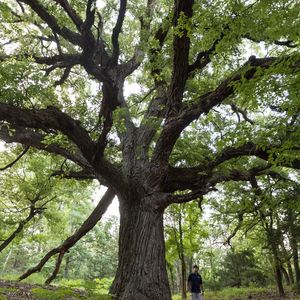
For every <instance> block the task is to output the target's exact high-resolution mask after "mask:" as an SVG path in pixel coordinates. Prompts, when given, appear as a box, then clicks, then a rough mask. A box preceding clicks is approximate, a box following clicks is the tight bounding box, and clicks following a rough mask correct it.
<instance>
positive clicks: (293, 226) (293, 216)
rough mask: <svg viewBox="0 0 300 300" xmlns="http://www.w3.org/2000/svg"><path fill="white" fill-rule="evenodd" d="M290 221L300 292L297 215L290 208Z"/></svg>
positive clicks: (295, 269)
mask: <svg viewBox="0 0 300 300" xmlns="http://www.w3.org/2000/svg"><path fill="white" fill-rule="evenodd" d="M288 221H289V232H290V238H289V240H290V245H291V249H292V255H293V265H294V271H295V279H296V290H297V293H298V294H300V268H299V254H298V243H297V232H296V231H297V229H296V227H295V215H294V212H293V211H292V210H291V209H289V210H288Z"/></svg>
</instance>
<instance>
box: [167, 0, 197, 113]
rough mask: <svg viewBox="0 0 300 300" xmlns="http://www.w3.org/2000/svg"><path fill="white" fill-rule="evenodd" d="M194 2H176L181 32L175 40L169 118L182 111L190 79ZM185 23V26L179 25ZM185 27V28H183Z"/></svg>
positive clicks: (176, 25) (168, 102)
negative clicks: (183, 99) (190, 25)
mask: <svg viewBox="0 0 300 300" xmlns="http://www.w3.org/2000/svg"><path fill="white" fill-rule="evenodd" d="M193 4H194V1H193V0H175V1H174V26H175V27H177V28H176V29H177V30H178V31H179V32H178V33H176V34H175V36H174V40H173V51H174V57H173V69H172V78H171V84H170V87H169V91H168V101H167V108H168V116H173V115H177V113H178V112H179V111H180V109H181V104H182V103H181V102H182V98H183V92H184V89H185V84H186V81H187V78H188V68H189V52H190V38H189V32H188V30H187V29H185V28H184V27H186V28H188V22H189V21H190V18H191V17H192V15H193ZM179 22H183V24H181V23H179ZM181 26H183V28H181Z"/></svg>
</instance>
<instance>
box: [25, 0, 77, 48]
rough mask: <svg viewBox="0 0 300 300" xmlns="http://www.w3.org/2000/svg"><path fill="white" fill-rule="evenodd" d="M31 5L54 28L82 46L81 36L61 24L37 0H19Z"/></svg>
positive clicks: (67, 38) (75, 43)
mask: <svg viewBox="0 0 300 300" xmlns="http://www.w3.org/2000/svg"><path fill="white" fill-rule="evenodd" d="M19 2H23V3H25V4H27V5H29V6H30V7H31V9H32V10H33V11H34V12H36V14H37V15H38V16H39V17H40V18H41V19H42V20H43V21H44V22H46V24H47V25H48V26H49V27H50V28H51V29H52V30H53V32H55V33H57V34H59V35H61V36H62V37H63V38H65V39H66V40H68V41H69V42H71V43H72V44H74V45H78V46H82V39H81V36H80V35H79V34H77V33H75V32H73V31H71V30H70V29H68V28H66V27H65V26H60V25H59V22H58V21H57V19H56V18H55V17H54V16H53V15H51V14H50V13H49V12H48V11H47V9H46V8H45V7H44V6H43V5H41V4H40V2H39V1H37V0H19Z"/></svg>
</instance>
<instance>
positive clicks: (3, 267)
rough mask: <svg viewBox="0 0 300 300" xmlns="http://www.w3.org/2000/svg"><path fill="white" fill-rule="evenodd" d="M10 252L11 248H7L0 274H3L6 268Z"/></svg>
mask: <svg viewBox="0 0 300 300" xmlns="http://www.w3.org/2000/svg"><path fill="white" fill-rule="evenodd" d="M11 253H12V249H9V252H8V254H7V256H6V258H5V261H4V263H3V266H2V271H1V275H3V274H4V271H5V269H6V266H7V263H8V260H9V258H10V256H11Z"/></svg>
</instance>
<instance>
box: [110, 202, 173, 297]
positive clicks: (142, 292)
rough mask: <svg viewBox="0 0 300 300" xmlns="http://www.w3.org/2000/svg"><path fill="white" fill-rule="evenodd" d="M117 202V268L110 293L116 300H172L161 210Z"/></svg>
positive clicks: (139, 204) (151, 206)
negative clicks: (118, 213) (118, 219)
mask: <svg viewBox="0 0 300 300" xmlns="http://www.w3.org/2000/svg"><path fill="white" fill-rule="evenodd" d="M144 200H145V199H143V200H142V201H137V200H132V201H130V203H128V202H127V203H125V201H120V237H119V249H120V250H119V265H118V269H117V273H116V277H115V280H114V282H113V284H112V286H111V289H110V292H111V294H112V295H114V296H116V297H117V299H118V300H150V299H160V300H171V293H170V287H169V282H168V276H167V270H166V260H165V243H164V229H163V209H154V207H153V205H152V204H150V205H149V202H148V205H147V204H146V202H147V201H144Z"/></svg>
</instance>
